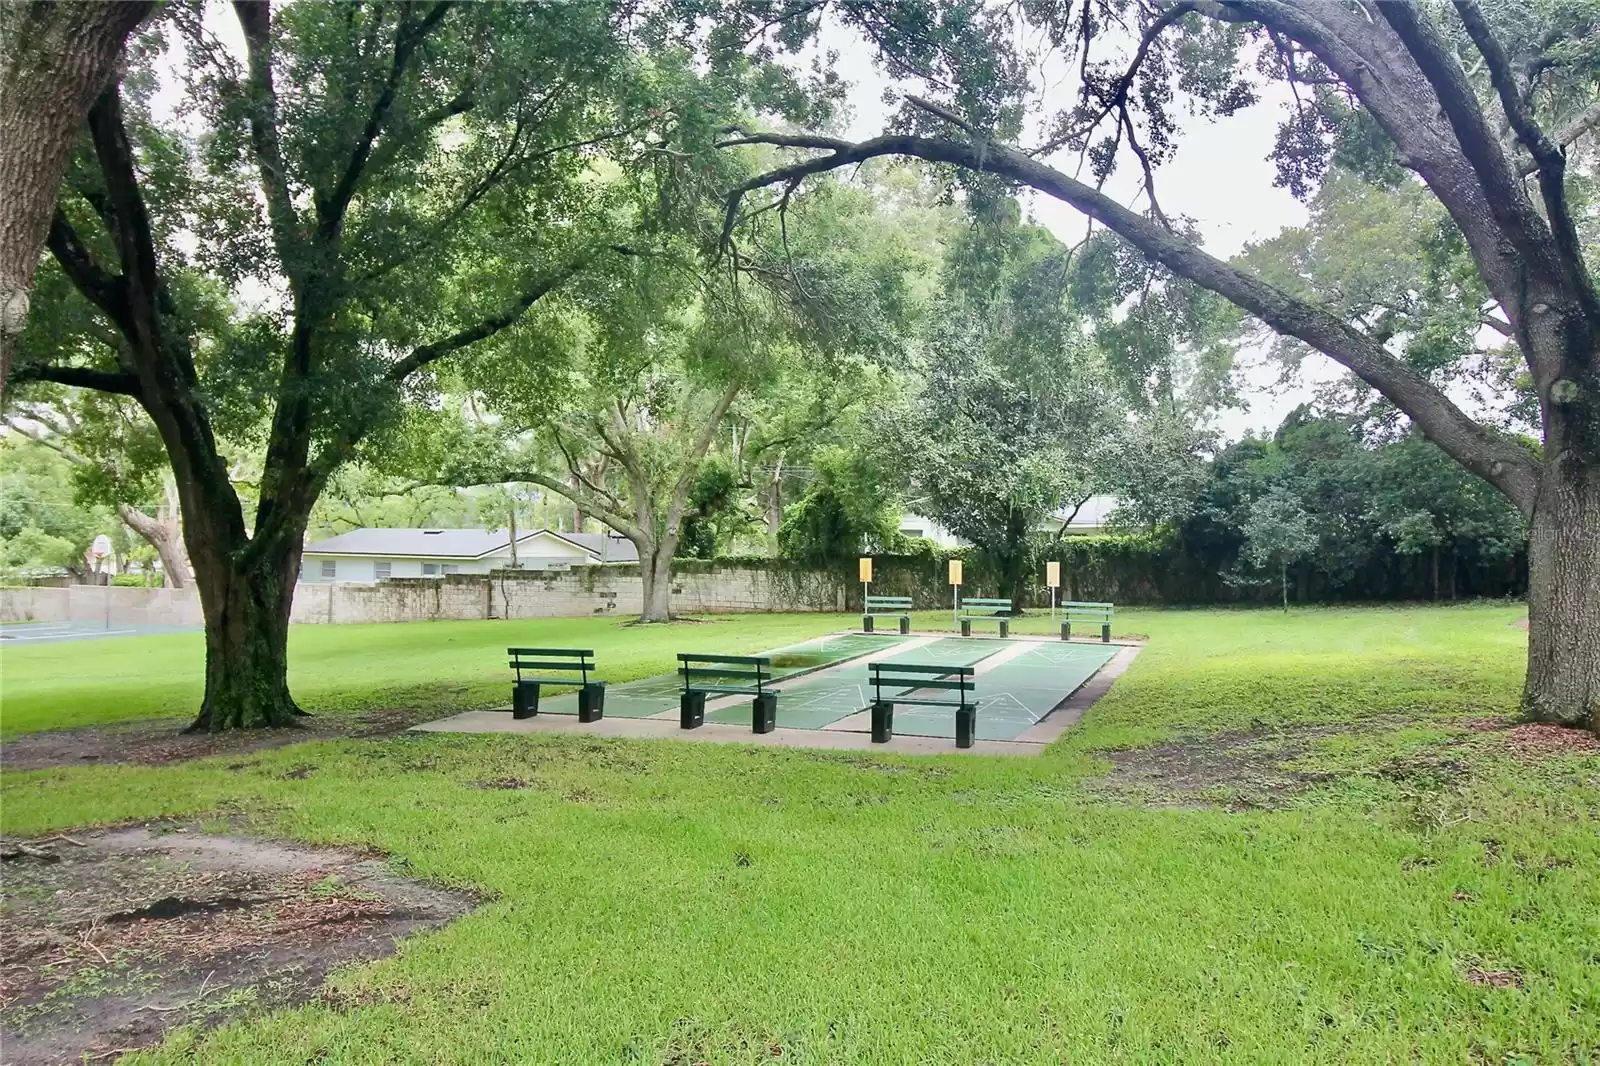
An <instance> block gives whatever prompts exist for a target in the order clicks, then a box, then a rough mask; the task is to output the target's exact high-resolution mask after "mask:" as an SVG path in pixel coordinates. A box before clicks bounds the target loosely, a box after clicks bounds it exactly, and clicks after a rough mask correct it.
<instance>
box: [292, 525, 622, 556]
mask: <svg viewBox="0 0 1600 1066" xmlns="http://www.w3.org/2000/svg"><path fill="white" fill-rule="evenodd" d="M542 537H554V538H556V539H557V540H563V541H566V542H567V543H568V544H572V545H573V546H575V547H578V548H581V549H583V550H584V551H586V552H588V553H589V555H590V556H591V557H592V558H594V559H595V560H597V561H603V562H612V563H632V562H638V560H639V552H638V549H636V548H635V547H634V546H633V542H632V541H630V540H628V539H627V538H626V537H622V536H619V535H618V534H615V533H605V534H601V533H557V532H555V531H554V530H550V529H536V530H531V531H529V532H527V533H523V534H521V535H519V536H518V537H517V550H518V551H519V552H524V551H527V550H528V549H529V548H530V547H532V543H531V542H533V541H536V540H538V539H539V538H542ZM510 548H511V534H510V531H509V530H503V529H502V530H496V531H494V532H490V531H489V530H487V529H352V530H350V531H349V532H347V533H340V534H339V535H338V536H336V537H329V538H328V539H327V540H319V541H317V542H316V543H315V544H307V545H306V547H305V551H306V554H308V555H375V556H390V557H395V558H404V559H482V558H483V557H484V556H486V555H495V554H499V553H501V552H509V551H510Z"/></svg>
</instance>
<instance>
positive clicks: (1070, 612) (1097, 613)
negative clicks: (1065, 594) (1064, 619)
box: [1061, 600, 1117, 622]
mask: <svg viewBox="0 0 1600 1066" xmlns="http://www.w3.org/2000/svg"><path fill="white" fill-rule="evenodd" d="M1061 609H1062V610H1064V611H1066V612H1067V616H1068V617H1069V618H1070V617H1078V618H1093V619H1104V620H1105V621H1107V622H1109V621H1111V619H1112V617H1113V616H1114V615H1115V614H1116V613H1117V605H1116V604H1114V603H1091V602H1088V601H1084V600H1068V601H1067V602H1066V603H1063V604H1061Z"/></svg>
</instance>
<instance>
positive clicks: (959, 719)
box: [956, 703, 978, 748]
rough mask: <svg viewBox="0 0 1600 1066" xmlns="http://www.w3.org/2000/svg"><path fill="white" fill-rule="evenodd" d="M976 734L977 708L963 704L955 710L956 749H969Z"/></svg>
mask: <svg viewBox="0 0 1600 1066" xmlns="http://www.w3.org/2000/svg"><path fill="white" fill-rule="evenodd" d="M977 732H978V707H977V705H976V704H972V703H963V704H962V705H961V706H959V707H957V708H956V747H958V748H970V747H972V741H973V739H974V738H975V735H976V734H977Z"/></svg>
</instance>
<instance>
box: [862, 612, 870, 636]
mask: <svg viewBox="0 0 1600 1066" xmlns="http://www.w3.org/2000/svg"><path fill="white" fill-rule="evenodd" d="M861 632H863V633H871V632H872V616H871V615H870V614H864V615H862V616H861Z"/></svg>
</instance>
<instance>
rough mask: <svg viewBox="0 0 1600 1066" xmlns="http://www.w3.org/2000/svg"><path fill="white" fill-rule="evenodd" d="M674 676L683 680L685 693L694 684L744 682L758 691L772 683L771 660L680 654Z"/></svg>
mask: <svg viewBox="0 0 1600 1066" xmlns="http://www.w3.org/2000/svg"><path fill="white" fill-rule="evenodd" d="M678 673H679V674H681V675H682V677H683V687H684V688H685V689H690V688H694V687H695V682H696V681H697V680H703V681H714V680H723V681H726V680H737V681H743V682H748V683H749V687H750V688H753V689H755V690H757V691H760V690H761V689H762V688H763V687H764V686H766V685H768V684H770V683H771V681H772V657H771V656H769V655H700V654H697V653H693V652H683V653H680V654H679V655H678Z"/></svg>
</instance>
